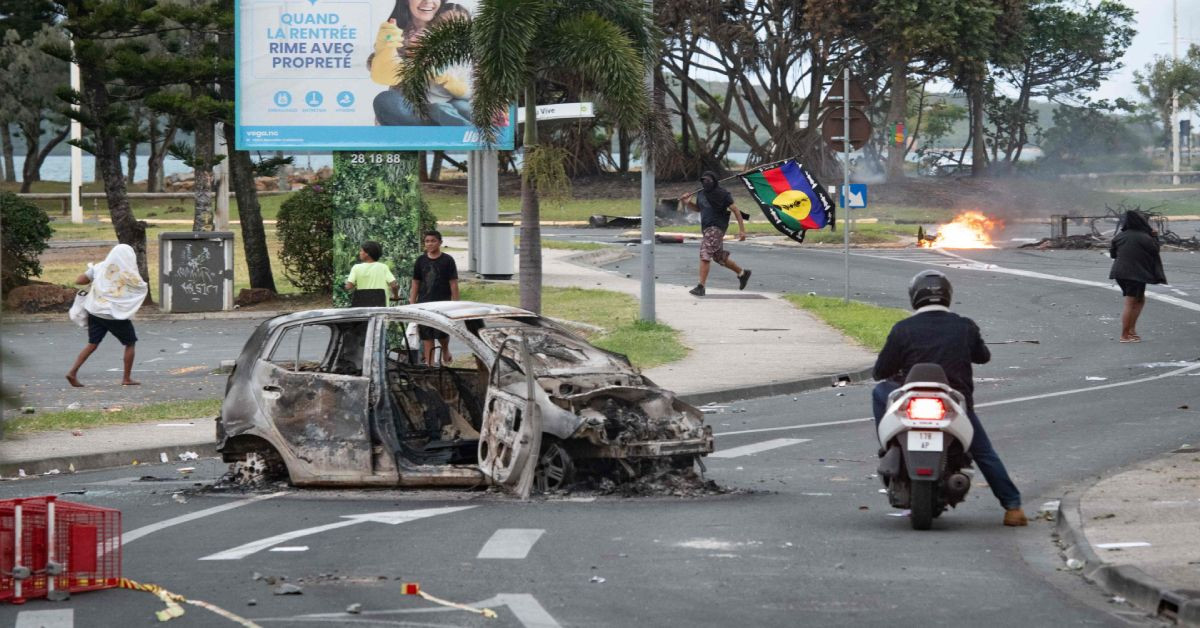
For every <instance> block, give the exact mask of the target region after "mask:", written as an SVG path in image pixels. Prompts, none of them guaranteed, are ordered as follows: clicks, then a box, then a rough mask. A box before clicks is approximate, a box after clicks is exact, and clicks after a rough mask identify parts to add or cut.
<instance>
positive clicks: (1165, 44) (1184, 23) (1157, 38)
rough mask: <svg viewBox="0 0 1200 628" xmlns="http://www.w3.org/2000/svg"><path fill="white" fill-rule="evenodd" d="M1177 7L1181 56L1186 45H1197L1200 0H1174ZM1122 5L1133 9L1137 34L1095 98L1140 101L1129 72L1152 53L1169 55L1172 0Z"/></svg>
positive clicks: (1129, 1)
mask: <svg viewBox="0 0 1200 628" xmlns="http://www.w3.org/2000/svg"><path fill="white" fill-rule="evenodd" d="M1174 1H1175V2H1177V3H1178V6H1179V53H1180V54H1181V55H1182V54H1183V53H1184V51H1186V50H1187V47H1188V46H1189V45H1190V44H1193V43H1196V44H1200V0H1174ZM1124 2H1125V5H1126V6H1128V7H1129V8H1131V9H1133V10H1134V11H1137V16H1136V17H1135V18H1134V19H1135V20H1136V23H1135V24H1134V28H1135V29H1137V31H1138V33H1137V35H1136V36H1135V37H1134V38H1133V43H1132V44H1131V45H1130V46H1129V49H1128V50H1126V51H1125V57H1124V59H1122V62H1123V63H1124V64H1125V67H1123V68H1121V69H1120V70H1119V71H1117V72H1114V73H1113V74H1112V75H1111V76H1110V78H1109V79H1108V81H1106V82H1105V83H1104V84H1103V85H1101V86H1100V89H1098V90H1096V92H1095V97H1096V98H1107V99H1110V100H1111V99H1114V98H1121V97H1124V98H1129V99H1132V100H1140V99H1139V98H1138V95H1137V92H1136V90H1135V88H1134V85H1133V72H1134V70H1140V69H1142V68H1144V67H1145V66H1146V64H1147V63H1150V62H1151V61H1153V60H1154V56H1155V55H1163V56H1170V54H1171V4H1172V0H1124Z"/></svg>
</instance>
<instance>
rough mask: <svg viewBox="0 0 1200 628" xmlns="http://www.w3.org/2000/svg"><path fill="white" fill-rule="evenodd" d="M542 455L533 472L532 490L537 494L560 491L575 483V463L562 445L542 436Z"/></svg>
mask: <svg viewBox="0 0 1200 628" xmlns="http://www.w3.org/2000/svg"><path fill="white" fill-rule="evenodd" d="M543 438H545V439H546V440H544V441H542V454H541V456H539V457H538V463H537V469H536V470H535V471H534V477H533V488H534V490H535V491H537V492H539V493H550V492H553V491H561V490H564V489H566V488H567V487H568V486H570V485H571V484H573V483H574V482H575V461H574V460H572V459H571V454H570V452H568V451H567V449H566V447H563V446H562V443H560V442H558V441H557V440H553V439H552V438H551V437H548V436H543Z"/></svg>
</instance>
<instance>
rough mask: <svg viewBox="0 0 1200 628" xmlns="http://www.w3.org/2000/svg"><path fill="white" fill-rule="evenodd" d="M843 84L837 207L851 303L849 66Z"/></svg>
mask: <svg viewBox="0 0 1200 628" xmlns="http://www.w3.org/2000/svg"><path fill="white" fill-rule="evenodd" d="M842 80H843V81H844V82H843V84H842V189H840V190H838V198H837V199H835V200H834V203H836V204H837V205H835V207H837V206H838V205H840V206H841V210H842V243H843V246H844V253H845V257H846V294H845V296H844V297H843V299H842V301H843V302H844V303H845V304H847V305H849V304H850V208H849V207H848V205H849V203H847V202H846V201H845V200H844V199H846V198H847V197H848V196H849V193H850V67H849V66H847V67H846V70H845V74H844V75H843V79H842Z"/></svg>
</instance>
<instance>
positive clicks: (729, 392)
mask: <svg viewBox="0 0 1200 628" xmlns="http://www.w3.org/2000/svg"><path fill="white" fill-rule="evenodd" d="M872 370H873V367H866V368H862V369H859V370H857V371H851V372H849V373H833V374H830V375H817V376H815V377H808V378H805V379H796V380H790V381H785V382H773V383H770V384H760V385H757V386H743V387H740V388H729V389H725V390H712V391H706V392H698V393H692V394H686V395H679V399H680V400H681V401H684V402H686V403H690V404H692V405H693V406H697V407H699V406H702V405H705V404H710V403H725V402H728V401H738V400H741V399H753V398H756V397H773V396H778V395H794V394H796V393H802V392H808V391H810V390H818V389H821V388H830V387H833V386H837V385H838V383H839V382H846V383H847V384H856V383H859V382H866V381H871V371H872Z"/></svg>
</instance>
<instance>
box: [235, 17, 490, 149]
mask: <svg viewBox="0 0 1200 628" xmlns="http://www.w3.org/2000/svg"><path fill="white" fill-rule="evenodd" d="M475 4H476V2H475V0H458V1H457V2H447V1H445V0H237V7H236V23H235V27H236V39H237V43H236V47H237V55H236V57H237V58H236V64H237V101H236V107H237V148H238V149H239V150H267V149H269V150H293V151H305V150H372V149H373V150H474V149H481V148H498V149H511V148H512V147H513V126H512V124H511V121H512V120H513V114H512V112H511V111H510V112H509V115H508V116H506V117H505V118H504V119H502V120H499V121H498V122H500V127H499V134H498V136H497V142H496V144H494V145H492V146H487V145H484V144H483V143H482V141H481V137H480V134H479V132H478V130H477V129H476V128H475V127H474V126H472V125H471V122H470V118H471V97H472V95H473V93H474V89H473V80H472V76H471V69H472V68H471V67H470V66H468V65H460V66H454V67H450V68H447V69H446V71H444V72H442V73H440V74H438V75H437V76H435V77H434V78H433V79H432V80H431V81H430V84H429V89H428V94H427V98H428V105H429V114H430V115H429V119H422V118H420V117H419V116H417V115H416V113H415V112H414V111H413V108H412V106H411V105H410V104H409V103H408V101H406V100H405V99H404V98H403V96H401V95H400V92H399V91H397V90H396V89H395V86H394V85H393V84H394V83H395V82H396V80H395V76H396V73H397V71H398V70H399V69H400V68H401V67H402V66H403V64H404V63H406V61H407V51H408V50H411V47H412V45H413V43H414V42H415V41H416V40H417V39H419V38H420V36H421V34H422V33H423V32H424V31H425V29H427V28H428V27H429V26H430V25H432V24H436V23H437V22H439V21H441V20H450V19H471V18H472V17H473V15H474V12H475Z"/></svg>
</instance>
